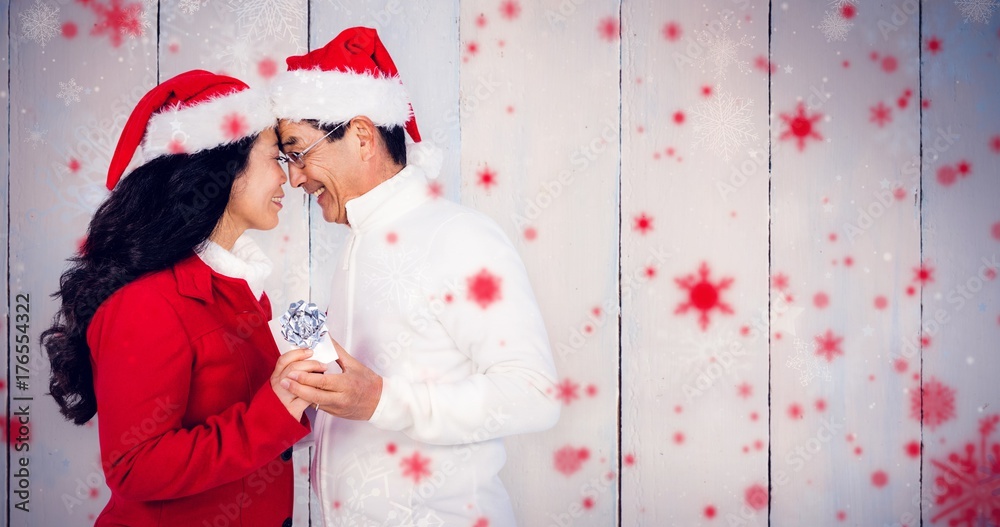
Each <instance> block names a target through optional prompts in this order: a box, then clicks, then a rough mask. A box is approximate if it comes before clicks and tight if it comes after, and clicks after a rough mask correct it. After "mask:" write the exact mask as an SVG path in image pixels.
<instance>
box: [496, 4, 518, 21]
mask: <svg viewBox="0 0 1000 527" xmlns="http://www.w3.org/2000/svg"><path fill="white" fill-rule="evenodd" d="M500 14H501V15H503V17H504V18H506V19H507V20H514V19H515V18H517V17H518V15H520V14H521V4H519V3H518V2H517V0H506V1H505V2H504V3H502V4H500Z"/></svg>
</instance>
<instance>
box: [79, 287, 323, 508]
mask: <svg viewBox="0 0 1000 527" xmlns="http://www.w3.org/2000/svg"><path fill="white" fill-rule="evenodd" d="M88 342H89V344H90V348H91V350H92V363H93V368H94V391H95V394H96V396H97V405H98V420H99V422H100V426H99V436H100V444H101V452H102V462H103V465H104V471H105V475H106V477H107V483H108V486H109V487H110V488H111V489H112V490H113V491H114V492H116V493H118V494H119V495H121V496H122V497H124V498H126V499H131V500H137V501H153V500H166V499H173V498H180V497H184V496H190V495H193V494H197V493H200V492H203V491H205V490H208V489H211V488H213V487H216V486H219V485H221V484H225V483H228V482H231V481H235V480H237V479H240V478H242V477H244V476H246V475H248V474H250V473H251V472H253V471H254V470H257V469H259V468H260V467H262V466H265V465H266V464H267V463H268V462H271V461H273V460H275V459H276V458H277V457H278V456H279V455H280V454H281V453H282V451H284V450H285V449H287V448H289V447H290V446H292V445H293V444H294V443H295V442H296V440H298V439H299V438H301V437H302V436H304V435H305V434H306V433H307V432H308V428H307V426H306V425H304V424H303V423H302V422H300V421H299V420H296V419H295V418H294V417H292V415H291V414H289V413H288V410H286V409H285V407H284V405H282V403H281V401H280V400H279V399H278V396H277V395H276V394H275V393H274V390H273V389H272V388H271V386H270V382H265V383H264V384H263V386H261V387H259V389H257V391H256V393H255V394H254V396H253V398H252V399H251V401H250V402H249V404H246V403H238V404H235V405H233V406H231V407H229V408H227V409H226V410H224V411H223V412H221V413H219V414H217V415H214V416H212V417H210V418H208V419H207V420H205V421H204V422H202V423H197V424H189V425H185V423H184V422H183V418H184V414H185V410H186V408H187V404H188V396H189V393H190V390H191V379H192V373H191V372H192V366H193V364H194V358H195V357H194V349H193V347H192V345H191V342H190V339H189V338H188V336H187V334H186V333H185V330H184V327H183V326H182V324H181V321H180V319H179V318H178V315H177V313H176V312H175V311H174V309H173V307H172V306H171V305H170V303H169V302H168V301H167V300H166V299H165V298H164V297H163V296H162V295H161V294H160V293H159V292H158V291H156V290H154V289H152V288H149V287H145V288H143V287H135V288H130V287H126V288H125V289H123V290H121V291H119V292H118V293H117V294H115V295H113V296H112V297H111V298H109V299H108V300H107V301H105V303H104V304H103V305H102V306H101V308H100V309H98V311H97V312H96V313H95V315H94V318H93V320H92V322H91V326H90V328H89V330H88ZM239 379H240V380H242V376H240V377H239ZM219 382H220V383H226V382H236V378H231V379H219Z"/></svg>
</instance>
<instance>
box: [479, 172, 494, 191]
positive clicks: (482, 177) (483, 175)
mask: <svg viewBox="0 0 1000 527" xmlns="http://www.w3.org/2000/svg"><path fill="white" fill-rule="evenodd" d="M476 175H477V176H478V177H479V181H477V183H478V184H479V185H482V186H483V188H485V189H486V190H489V189H490V186H491V185H496V184H497V173H496V172H494V171H493V170H490V167H488V166H487V167H483V169H482V170H480V171H479V172H478V173H477V174H476Z"/></svg>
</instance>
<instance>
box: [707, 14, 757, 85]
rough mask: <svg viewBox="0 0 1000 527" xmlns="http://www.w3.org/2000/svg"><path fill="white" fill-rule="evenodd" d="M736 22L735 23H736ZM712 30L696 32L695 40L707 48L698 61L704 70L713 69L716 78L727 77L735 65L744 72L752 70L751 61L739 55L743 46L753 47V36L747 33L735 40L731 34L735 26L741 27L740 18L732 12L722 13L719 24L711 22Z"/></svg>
mask: <svg viewBox="0 0 1000 527" xmlns="http://www.w3.org/2000/svg"><path fill="white" fill-rule="evenodd" d="M734 22H735V23H734ZM710 27H711V28H712V31H709V30H702V31H696V32H695V41H697V42H698V44H700V45H701V46H702V47H704V48H705V52H704V54H702V55H701V56H699V57H698V59H697V61H698V63H699V65H700V67H701V70H702V71H706V70H708V69H711V70H712V71H713V72H714V73H715V77H716V79H719V80H721V79H725V78H726V73H727V72H728V71H729V69H730V68H731V67H733V66H735V67H736V68H737V69H739V70H740V72H742V73H749V72H750V63H749V62H748V61H746V60H742V59H740V57H739V53H740V49H741V48H750V49H752V48H753V45H752V44H751V40H752V39H751V38H748V37H747V36H746V35H743V36H741V37H740V39H739V40H735V39H733V38H732V37H731V36H730V34H729V33H730V32H731V31H732V29H733V27H735V28H736V29H741V28H742V25H741V22H740V20H739V19H738V18H737V17H736V15H735V14H734V13H732V12H723V13H720V15H719V19H718V24H710Z"/></svg>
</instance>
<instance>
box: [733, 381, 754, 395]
mask: <svg viewBox="0 0 1000 527" xmlns="http://www.w3.org/2000/svg"><path fill="white" fill-rule="evenodd" d="M736 391H737V393H738V394H739V396H740V397H742V398H744V399H749V398H750V396H751V395H753V386H751V385H750V383H748V382H745V383H743V384H741V385H739V386H738V387H737V389H736Z"/></svg>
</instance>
